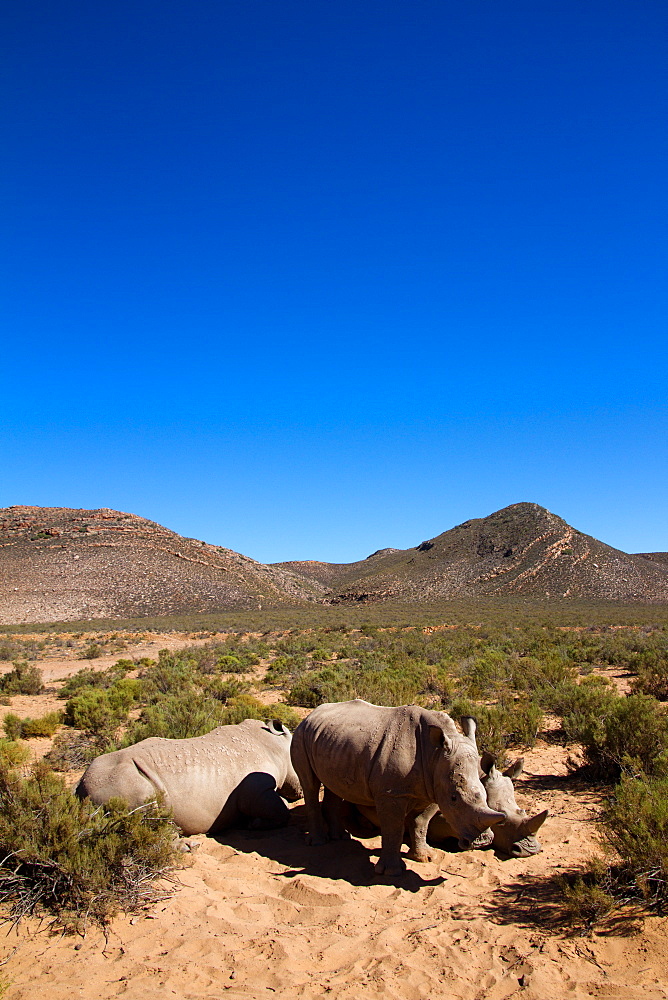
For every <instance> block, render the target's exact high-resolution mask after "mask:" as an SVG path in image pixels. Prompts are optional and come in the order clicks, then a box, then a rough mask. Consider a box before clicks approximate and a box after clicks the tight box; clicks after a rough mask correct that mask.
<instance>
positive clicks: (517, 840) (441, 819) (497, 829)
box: [427, 753, 549, 858]
mask: <svg viewBox="0 0 668 1000" xmlns="http://www.w3.org/2000/svg"><path fill="white" fill-rule="evenodd" d="M480 766H481V768H482V771H483V775H482V779H481V780H482V783H483V786H484V789H485V792H486V794H487V805H488V806H489V807H490V809H494V810H497V811H498V812H503V813H505V814H506V818H505V819H504V820H503V821H502V822H501V823H497V824H496V825H495V826H494V830H493V831H492V832H493V835H494V838H493V841H492V843H493V845H494V849H495V850H497V851H500V852H501V853H502V854H507V855H509V856H510V857H514V858H527V857H529V856H530V855H532V854H538V852H539V851H540V850H541V846H540V843H539V841H538V840H537V839H536V836H535V835H536V833H538V830H539V829H540V828H541V826H542V825H543V823H544V822H545V820H546V819H547V817H548V815H549V814H548V810H547V809H544V810H543V812H541V813H537V814H536V815H535V816H531V817H529V816H527V814H526V811H525V810H524V809H520V807H519V806H518V804H517V802H516V800H515V788H514V786H513V778H517V777H519V775H520V774H521V773H522V768H523V767H524V758H523V757H519V758H518V759H517V760H516V761H515V763H514V764H511V766H510V767H508V768H506V770H505V771H503V772H501V771H499V770H498V768H497V767H496V766H495V764H494V757H493V756H492V755H491V754H487V753H484V754H483V755H482V759H481V761H480ZM427 836H428V837H429V839H430V840H436V841H438V840H445V839H446V838H447V837H456V836H457V834H456V833H455V831H454V829H453V827H452V826H451V825H450V823H449V822H448V820H447V819H446V818H445V816H443V814H442V813H440V812H439V813H436V815H435V816H434V817H433V819H432V820H431V822H430V823H429V829H428V831H427ZM472 846H473V847H487V846H488V844H487V843H482V842H481V843H478V842H477V841H474V842H473V845H472Z"/></svg>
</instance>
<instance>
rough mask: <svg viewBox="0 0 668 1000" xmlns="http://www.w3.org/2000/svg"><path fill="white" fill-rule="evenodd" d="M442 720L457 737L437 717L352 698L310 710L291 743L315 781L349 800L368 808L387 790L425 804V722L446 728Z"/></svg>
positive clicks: (415, 709)
mask: <svg viewBox="0 0 668 1000" xmlns="http://www.w3.org/2000/svg"><path fill="white" fill-rule="evenodd" d="M430 716H434V718H433V719H431V718H428V717H430ZM446 719H447V720H448V721H449V722H450V723H451V725H452V731H453V733H455V734H456V729H455V727H454V724H453V723H452V722H451V720H450V719H449V717H448V716H445V715H443V714H442V713H433V712H426V711H425V710H424V709H420V708H418V707H417V706H414V705H404V706H401V707H398V708H386V707H383V706H378V705H371V704H369V703H368V702H365V701H361V700H359V699H357V700H355V701H350V702H341V703H336V704H327V705H321V706H319V707H318V708H316V709H314V710H313V712H311V714H310V715H309V716H307V718H306V719H304V721H303V722H302V723H300V726H299V727H298V729H297V732H296V733H295V739H296V740H297V739H302V740H303V744H304V749H305V752H306V754H307V756H308V758H309V760H310V763H311V766H312V767H313V770H314V771H315V773H316V775H317V776H318V778H319V779H320V781H322V783H323V784H324V785H325V786H326V787H327V788H329V789H330V790H331V791H332V792H334V793H335V794H336V795H339V796H340V797H341V798H343V799H346V800H347V801H349V802H354V803H357V804H359V805H371V804H373V802H374V801H375V798H376V796H377V794H378V793H380V792H386V791H388V790H391V791H392V792H393V793H395V794H397V795H402V794H409V795H412V796H415V797H416V798H419V799H427V800H428V798H429V797H428V795H427V790H426V786H425V781H424V774H423V769H424V767H425V765H426V766H427V767H428V766H429V765H428V746H425V742H426V735H425V734H426V730H427V728H428V726H429V725H430V724H434V725H440V726H441V727H443V728H445V727H446V725H447V724H446V722H445V720H446Z"/></svg>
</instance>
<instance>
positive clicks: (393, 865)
mask: <svg viewBox="0 0 668 1000" xmlns="http://www.w3.org/2000/svg"><path fill="white" fill-rule="evenodd" d="M373 870H374V871H375V872H376V874H377V875H403V874H404V872H405V871H406V862H405V861H403V860H402V859H401V858H400V859H399V860H398V861H383V859H382V858H378V861H376V864H375V865H374V869H373Z"/></svg>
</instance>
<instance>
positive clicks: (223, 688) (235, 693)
mask: <svg viewBox="0 0 668 1000" xmlns="http://www.w3.org/2000/svg"><path fill="white" fill-rule="evenodd" d="M249 689H250V684H249V683H248V681H240V680H237V678H236V677H235V678H233V679H232V678H228V679H227V680H223V678H222V677H217V676H214V677H207V678H206V679H205V680H204V681H203V683H202V690H203V691H204V692H205V693H206V694H207V695H209V696H210V697H211V698H215V699H216V701H222V703H223V704H224V705H225V704H226V703H227V702H228V701H229V700H230V698H238V697H239V695H241V694H247V693H248V691H249Z"/></svg>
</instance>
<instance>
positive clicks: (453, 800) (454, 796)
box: [450, 794, 457, 802]
mask: <svg viewBox="0 0 668 1000" xmlns="http://www.w3.org/2000/svg"><path fill="white" fill-rule="evenodd" d="M450 801H451V802H456V801H457V796H456V795H454V794H453V795H451V796H450Z"/></svg>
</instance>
